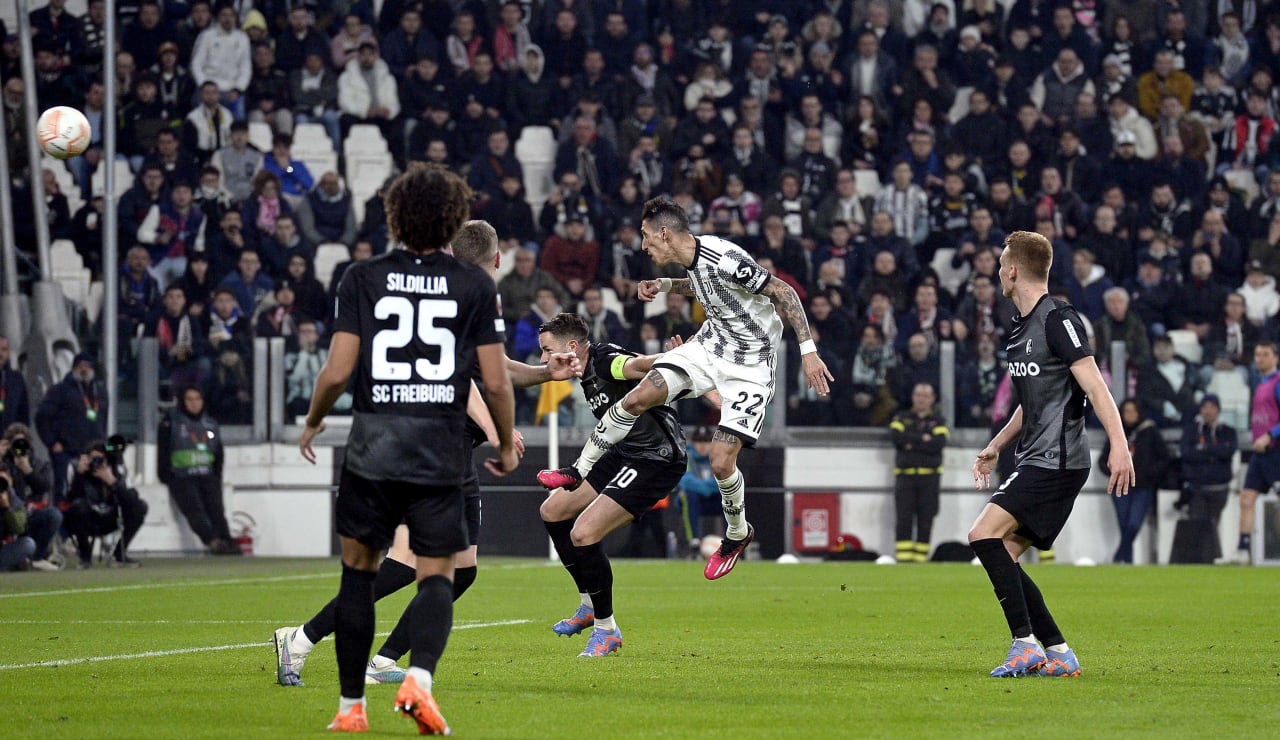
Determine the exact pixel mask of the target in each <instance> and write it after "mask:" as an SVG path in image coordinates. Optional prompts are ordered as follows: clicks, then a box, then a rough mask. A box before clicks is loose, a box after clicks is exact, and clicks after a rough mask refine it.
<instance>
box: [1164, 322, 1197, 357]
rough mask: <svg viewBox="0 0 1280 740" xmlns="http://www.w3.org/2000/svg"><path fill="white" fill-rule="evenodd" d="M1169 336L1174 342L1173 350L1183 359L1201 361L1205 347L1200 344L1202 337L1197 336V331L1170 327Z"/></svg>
mask: <svg viewBox="0 0 1280 740" xmlns="http://www.w3.org/2000/svg"><path fill="white" fill-rule="evenodd" d="M1168 336H1169V341H1171V342H1173V351H1174V352H1175V353H1177V354H1178V355H1180V356H1181V357H1182V359H1184V360H1186V361H1187V362H1195V363H1199V362H1200V359H1201V356H1202V355H1203V354H1204V348H1203V347H1201V346H1200V339H1199V338H1198V337H1196V333H1195V332H1193V331H1191V330H1190V329H1170V330H1169V332H1168Z"/></svg>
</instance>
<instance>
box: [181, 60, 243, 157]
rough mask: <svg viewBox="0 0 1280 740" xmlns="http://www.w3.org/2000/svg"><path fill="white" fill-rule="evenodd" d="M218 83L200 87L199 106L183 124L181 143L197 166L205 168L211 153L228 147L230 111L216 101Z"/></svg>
mask: <svg viewBox="0 0 1280 740" xmlns="http://www.w3.org/2000/svg"><path fill="white" fill-rule="evenodd" d="M220 98H221V93H220V92H219V90H218V83H216V82H214V81H212V80H209V81H207V82H205V83H204V84H203V85H201V86H200V105H197V106H196V107H195V108H193V109H192V110H191V112H190V113H188V114H187V117H186V120H185V121H183V126H182V131H183V139H184V140H185V143H186V145H187V149H188V150H189V151H192V152H195V154H196V156H197V157H199V158H200V164H201V165H205V164H208V162H209V159H210V158H211V157H213V154H214V152H216V151H218V150H219V149H221V148H222V147H224V146H226V145H228V144H230V143H231V122H232V118H233V115H232V113H231V110H230V109H229V108H227V107H226V106H224V105H221V104H220V103H219V102H218V101H219V99H220Z"/></svg>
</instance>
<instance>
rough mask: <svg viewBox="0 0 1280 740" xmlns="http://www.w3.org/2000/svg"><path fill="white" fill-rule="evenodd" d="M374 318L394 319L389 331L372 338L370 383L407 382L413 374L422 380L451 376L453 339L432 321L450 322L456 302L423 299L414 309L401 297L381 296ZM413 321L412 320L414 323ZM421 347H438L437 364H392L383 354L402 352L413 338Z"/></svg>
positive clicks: (455, 312) (423, 361) (424, 361)
mask: <svg viewBox="0 0 1280 740" xmlns="http://www.w3.org/2000/svg"><path fill="white" fill-rule="evenodd" d="M415 314H416V316H415ZM373 315H374V318H376V319H378V320H379V321H385V320H387V319H391V318H394V319H395V320H396V326H395V328H393V329H383V330H382V331H380V332H378V333H377V334H376V335H374V337H373V347H372V350H373V352H372V356H371V357H370V374H371V375H372V376H373V379H374V380H409V379H410V377H411V376H412V375H413V372H414V371H417V373H418V377H420V378H422V379H423V380H436V381H438V380H448V379H449V378H452V377H453V371H454V365H455V363H456V357H455V354H454V349H455V347H456V343H457V342H456V339H455V338H454V336H453V332H451V331H449V330H448V329H446V328H444V327H441V326H436V325H435V322H436V319H451V318H454V317H456V316H457V315H458V302H457V301H455V300H452V299H445V298H423V299H422V300H419V301H418V303H417V306H415V305H414V303H413V301H411V300H409V299H408V298H405V297H403V296H384V297H383V298H380V299H378V302H377V303H376V304H375V305H374V307H373ZM415 318H416V321H415ZM415 333H416V335H417V337H418V339H419V340H420V341H422V342H423V343H424V344H427V345H431V346H435V347H439V348H440V361H439V362H432V361H430V360H428V359H426V358H425V357H419V358H417V359H416V360H415V361H414V362H413V364H412V366H410V364H409V363H408V362H393V361H391V360H390V359H388V358H387V354H388V352H389V351H390V350H393V349H404V348H405V347H407V346H409V343H410V342H412V341H413V338H414V335H415Z"/></svg>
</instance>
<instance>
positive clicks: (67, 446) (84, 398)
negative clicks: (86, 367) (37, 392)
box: [36, 373, 108, 455]
mask: <svg viewBox="0 0 1280 740" xmlns="http://www.w3.org/2000/svg"><path fill="white" fill-rule="evenodd" d="M107 410H108V409H107V394H106V392H105V391H104V390H103V388H102V386H101V384H100V383H99V382H98V381H97V380H94V381H93V382H92V383H89V384H88V386H85V385H83V384H81V383H80V381H79V380H77V379H76V377H75V376H74V375H72V374H71V373H67V376H66V377H65V378H63V379H62V382H61V383H58V384H57V385H55V386H54V387H53V388H51V389H49V392H48V394H46V395H45V397H44V400H43V401H41V402H40V407H39V408H38V409H36V430H37V431H38V432H39V433H40V440H41V441H42V442H44V446H45V447H48V448H50V449H52V448H53V445H54V444H55V443H57V442H61V443H62V447H63V451H64V452H68V453H70V454H73V455H75V454H79V453H81V452H84V451H85V450H87V449H89V443H91V442H93V441H94V440H96V439H105V438H106V436H107V432H106V424H107ZM91 411H92V413H91ZM90 416H92V417H93V418H92V419H91V418H89V417H90Z"/></svg>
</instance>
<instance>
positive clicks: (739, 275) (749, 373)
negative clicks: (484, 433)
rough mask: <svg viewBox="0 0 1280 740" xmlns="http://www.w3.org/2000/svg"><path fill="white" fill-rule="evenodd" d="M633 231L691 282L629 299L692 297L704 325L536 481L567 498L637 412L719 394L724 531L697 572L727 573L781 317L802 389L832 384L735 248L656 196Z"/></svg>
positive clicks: (778, 287) (646, 284) (808, 339)
mask: <svg viewBox="0 0 1280 740" xmlns="http://www.w3.org/2000/svg"><path fill="white" fill-rule="evenodd" d="M640 226H641V228H640V233H641V236H642V237H643V241H642V243H641V249H643V250H644V251H645V252H647V253H648V254H649V257H650V258H651V259H652V260H653V262H654V264H657V265H667V264H672V263H676V264H680V265H682V266H684V267H685V268H686V269H687V270H688V271H689V277H687V278H679V279H671V278H661V279H659V280H645V281H642V282H640V283H639V284H638V286H637V296H638V297H639V298H640V300H642V301H652V300H653V299H654V298H656V297H657V295H658V294H659V293H664V292H674V293H680V294H681V295H686V296H692V297H694V298H697V299H698V302H699V303H701V304H702V306H703V308H704V310H705V311H706V313H707V320H706V322H705V323H704V324H703V325H702V329H700V330H699V331H698V333H697V334H695V335H694V336H693V338H692V339H690V340H689V341H687V342H685V343H684V344H683V345H681V346H679V347H676V348H675V349H673V350H672V351H670V352H667V353H666V354H664V355H663V356H662V358H661V359H660V360H658V361H657V362H655V363H654V365H653V369H652V370H650V371H649V373H648V374H647V375H646V376H645V377H644V379H643V380H641V381H640V384H639V385H637V386H636V387H635V388H633V389H631V391H629V392H628V393H627V395H626V396H624V397H623V399H622V400H621V401H620V402H618V403H616V404H614V405H613V406H612V407H611V408H610V409H609V411H608V413H606V414H605V415H604V416H603V417H601V419H600V421H599V423H598V424H596V428H595V431H594V432H592V434H591V436H590V437H589V438H588V439H587V444H586V446H585V447H584V448H583V450H582V455H581V457H579V458H578V460H577V462H575V463H574V464H573V465H572V466H570V467H567V468H561V469H559V470H544V471H542V472H540V473H539V474H538V481H539V482H541V483H542V485H543V486H545V487H547V488H564V489H565V490H570V491H571V490H573V489H574V488H576V487H577V486H579V485H581V484H582V481H583V480H584V479H585V478H586V477H587V475H589V474H590V473H591V470H592V468H593V467H594V466H595V464H596V463H597V462H598V461H599V460H600V458H601V457H602V456H603V455H604V454H605V453H606V452H608V451H609V450H610V449H611V448H612V447H613V446H614V445H616V444H618V443H619V442H621V441H622V440H623V438H625V437H626V436H627V434H628V433H630V431H631V429H632V427H633V426H634V425H635V423H636V420H637V419H639V418H640V415H641V414H643V413H644V412H645V411H648V410H649V409H652V408H654V407H656V406H661V405H665V404H670V403H674V402H675V401H678V400H680V399H682V398H696V397H698V396H702V395H705V394H706V393H708V392H710V391H712V390H715V391H718V392H719V394H720V398H721V408H720V426H719V428H718V429H716V431H715V434H714V435H713V436H712V439H711V453H710V457H711V471H712V473H713V474H714V475H715V477H716V482H717V483H718V484H719V486H720V496H721V501H722V504H723V506H724V515H725V520H726V521H727V523H728V528H727V530H726V533H725V535H726V536H725V538H724V541H723V542H722V543H721V544H720V548H719V549H718V550H717V551H716V552H715V553H714V554H713V555H712V556H711V558H710V559H709V560H708V562H707V567H706V569H705V570H704V571H703V575H705V576H706V577H707V578H709V579H712V580H714V579H716V578H720V577H722V576H724V575H726V574H728V573H729V571H731V570H732V569H733V567H734V565H736V564H737V562H738V558H739V557H741V555H742V552H743V551H744V550H745V549H746V547H747V545H748V544H750V543H751V540H752V538H753V537H754V536H755V531H754V529H752V527H751V525H750V524H748V523H747V520H746V513H745V510H746V506H745V503H744V498H745V497H744V495H743V487H744V486H743V480H742V473H741V472H739V471H738V453H739V452H740V451H741V450H742V448H743V446H744V445H746V446H750V445H754V444H755V441H756V439H757V438H758V437H759V436H760V431H761V429H762V428H763V426H764V414H765V410H766V409H767V408H768V407H769V402H770V400H772V399H773V391H774V382H775V376H776V373H777V346H778V343H779V342H781V341H782V321H781V320H780V319H779V316H782V317H784V318H785V319H786V320H787V323H789V324H790V325H791V328H792V329H793V330H795V333H796V340H797V341H799V342H800V354H801V361H802V363H803V365H804V376H805V379H806V380H807V381H808V384H809V387H810V388H813V389H814V390H816V391H817V392H818V393H819V394H820V395H824V396H825V395H827V391H828V386H827V381H829V380H834V378H832V377H831V373H830V372H828V371H827V366H826V364H825V363H823V362H822V360H821V359H820V358H819V357H818V350H817V346H816V345H815V343H814V341H813V338H812V336H811V335H810V333H809V322H808V320H807V319H806V318H805V313H804V308H803V307H802V306H801V305H800V298H799V296H797V295H796V292H795V290H794V289H793V288H792V287H791V286H789V285H787V284H786V283H784V282H782V281H781V280H779V279H778V278H776V277H773V276H772V275H770V274H769V272H768V271H767V270H765V269H764V268H763V267H761V266H760V265H758V264H757V263H756V261H755V260H753V259H752V258H751V256H750V255H749V254H747V253H746V251H744V250H743V249H742V248H741V247H739V246H738V245H736V244H733V243H732V242H729V241H726V240H724V239H720V238H718V237H714V236H694V235H693V234H691V233H689V217H688V215H687V214H685V212H684V209H682V208H681V207H680V206H679V205H677V204H676V203H675V202H673V201H670V200H667V199H665V198H654V199H653V200H650V201H649V202H647V203H645V204H644V215H643V217H642V219H641V225H640Z"/></svg>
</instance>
